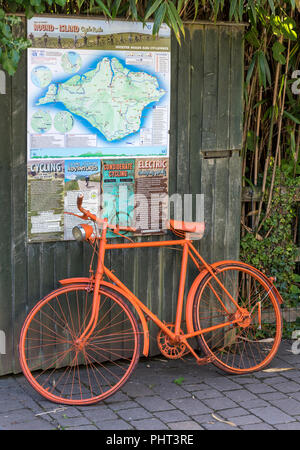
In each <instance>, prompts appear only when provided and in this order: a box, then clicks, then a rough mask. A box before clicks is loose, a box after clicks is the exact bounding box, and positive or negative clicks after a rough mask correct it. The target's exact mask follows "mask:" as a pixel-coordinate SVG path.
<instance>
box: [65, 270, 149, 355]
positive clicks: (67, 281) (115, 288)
mask: <svg viewBox="0 0 300 450" xmlns="http://www.w3.org/2000/svg"><path fill="white" fill-rule="evenodd" d="M91 282H92V283H93V280H91V278H88V277H77V278H65V279H64V280H59V283H60V284H61V285H62V286H66V285H69V284H90V283H91ZM101 284H102V285H104V286H106V287H108V288H109V289H111V290H113V291H116V292H117V293H119V294H121V295H122V296H123V297H125V298H126V300H127V301H128V302H130V303H131V304H132V306H133V307H134V308H135V310H136V312H137V313H138V316H139V319H140V321H141V324H142V327H143V334H144V347H143V355H144V356H148V354H149V328H148V324H147V321H146V319H145V316H144V314H143V312H142V310H141V308H140V307H139V306H138V305H137V304H136V303H135V302H134V300H132V299H130V298H129V297H128V295H127V294H126V292H124V291H123V290H122V289H121V288H119V287H118V286H116V285H115V284H112V283H109V282H108V281H101Z"/></svg>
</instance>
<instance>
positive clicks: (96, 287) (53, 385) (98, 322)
mask: <svg viewBox="0 0 300 450" xmlns="http://www.w3.org/2000/svg"><path fill="white" fill-rule="evenodd" d="M82 201H83V197H82V196H79V197H78V201H77V206H78V209H79V210H80V211H81V213H82V216H78V217H81V218H82V219H83V220H88V219H89V220H91V221H92V223H93V225H90V224H86V223H85V224H81V225H78V226H76V227H75V228H74V229H73V235H74V237H75V238H76V239H77V240H85V241H87V242H89V243H90V244H91V245H92V246H93V248H94V252H93V256H92V261H91V266H90V277H85V278H83V277H81V278H69V279H65V280H61V281H60V283H61V285H62V287H60V288H59V289H56V290H54V291H53V292H51V293H50V294H49V295H47V296H46V297H45V298H43V299H42V300H40V301H39V302H38V303H37V304H36V306H35V307H34V308H33V309H32V311H31V312H30V313H29V315H28V316H27V318H26V320H25V322H24V325H23V328H22V331H21V336H20V343H19V353H20V363H21V367H22V370H23V373H24V375H25V377H26V378H27V380H28V381H29V383H30V384H31V385H32V386H33V388H34V389H36V390H37V391H38V392H39V393H40V394H41V395H43V396H44V397H45V398H47V399H48V400H51V401H53V402H56V403H61V404H69V405H88V404H92V403H96V402H98V401H100V400H103V399H106V398H107V397H109V396H110V395H112V394H114V393H115V392H116V391H117V390H118V389H120V388H121V386H122V385H123V384H124V383H125V382H126V381H127V380H128V378H129V376H130V375H131V374H132V372H133V370H134V368H135V366H136V364H137V362H138V359H139V356H140V353H142V354H143V355H145V356H147V355H148V350H149V330H148V324H147V320H152V321H153V322H154V323H155V324H156V325H157V326H158V327H159V330H160V331H159V333H158V336H157V343H158V347H159V349H160V351H161V352H162V354H163V355H164V356H166V357H167V358H182V357H183V356H184V355H185V354H186V353H187V352H190V353H191V354H192V355H193V356H194V357H195V359H196V361H197V363H198V364H204V363H208V362H212V363H213V364H215V365H216V366H217V367H219V368H221V369H223V370H225V371H226V372H229V373H232V374H245V373H249V372H252V371H257V370H261V369H262V368H264V367H265V366H266V365H267V364H269V363H270V361H271V360H272V358H273V357H274V356H275V354H276V351H277V349H278V347H279V344H280V340H281V333H282V319H281V311H280V303H282V298H281V296H280V294H279V293H278V291H277V289H276V287H275V286H274V284H273V281H274V280H272V279H270V278H267V277H266V276H265V275H264V274H263V273H262V272H260V271H259V270H257V269H256V268H254V267H251V266H249V265H248V264H245V263H242V262H238V261H220V262H216V263H214V264H207V263H206V262H205V260H204V259H203V258H202V257H201V255H200V254H199V253H198V252H197V250H196V249H195V247H194V245H193V243H192V238H193V235H196V236H197V237H198V238H200V237H202V235H203V233H204V223H196V222H188V223H187V222H180V221H174V220H170V229H171V230H172V231H173V232H174V233H175V234H176V235H178V236H179V237H180V239H178V238H177V239H176V238H174V239H172V240H166V241H154V242H132V241H131V242H129V243H121V244H108V243H107V240H106V232H107V230H108V229H110V230H112V231H113V232H115V233H117V234H122V233H124V232H128V231H133V228H131V227H121V226H118V225H111V224H109V223H108V222H107V220H106V219H99V218H98V217H96V216H95V215H94V214H92V213H90V212H89V211H87V210H86V209H84V208H83V207H82ZM100 230H101V232H100ZM161 246H179V248H180V247H181V248H182V262H181V270H180V282H179V289H178V301H177V310H176V317H175V321H174V323H172V324H165V323H164V322H163V321H161V320H160V319H159V318H158V317H157V316H156V315H155V314H154V313H153V312H152V311H150V310H149V308H148V307H147V306H145V305H144V303H143V302H142V301H140V300H139V299H138V298H137V297H136V296H135V295H134V294H133V293H132V292H131V291H130V290H129V289H128V288H127V287H126V286H125V285H124V284H123V283H122V282H121V281H120V280H119V279H118V277H117V276H116V275H115V274H114V273H113V272H112V271H110V270H109V269H108V268H107V267H105V265H104V256H105V252H106V251H107V250H112V249H125V248H126V249H128V248H141V247H161ZM177 248H178V247H177ZM95 254H97V258H96V262H97V264H96V269H95V270H93V269H92V264H93V259H94V255H95ZM188 258H191V260H192V261H193V263H194V264H195V265H196V267H197V269H198V271H199V274H198V275H197V277H196V278H195V280H194V282H193V284H192V286H191V288H190V290H189V292H188V294H187V298H186V304H185V308H184V289H185V281H186V271H187V263H188ZM184 309H185V311H184ZM184 312H185V323H186V330H185V331H184V330H183V329H182V326H183V325H182V323H183V314H184ZM146 318H147V320H146ZM191 338H196V340H197V341H198V344H199V346H200V349H201V350H202V352H200V354H199V352H198V351H197V350H195V349H194V347H195V345H191V343H190V342H191V341H190V339H191Z"/></svg>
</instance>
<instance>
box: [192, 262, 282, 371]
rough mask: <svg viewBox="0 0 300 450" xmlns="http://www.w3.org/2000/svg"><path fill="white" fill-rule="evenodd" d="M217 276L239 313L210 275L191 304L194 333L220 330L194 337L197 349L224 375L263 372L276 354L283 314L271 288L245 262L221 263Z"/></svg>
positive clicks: (201, 284)
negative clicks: (226, 373) (240, 309)
mask: <svg viewBox="0 0 300 450" xmlns="http://www.w3.org/2000/svg"><path fill="white" fill-rule="evenodd" d="M215 275H216V277H217V278H218V280H219V281H220V282H221V284H222V285H223V286H224V287H225V288H226V290H227V291H228V292H229V294H230V295H231V296H232V297H233V299H234V300H235V302H236V303H237V304H238V305H239V306H240V307H241V308H242V315H241V313H240V312H239V311H238V308H237V307H236V306H235V304H234V303H233V302H232V300H231V299H230V297H229V295H227V294H226V293H225V292H224V290H223V289H222V287H221V285H220V284H219V283H218V281H216V280H215V278H214V277H213V276H212V275H211V274H210V273H208V274H207V275H206V276H205V277H204V279H203V280H202V281H201V283H200V285H199V287H198V289H197V292H196V295H195V298H194V301H193V324H194V330H195V331H198V330H203V331H204V330H205V329H208V328H210V327H213V326H216V325H217V326H220V327H219V328H216V329H214V330H212V331H208V332H204V333H203V334H201V335H199V336H197V339H198V342H199V344H200V347H201V348H202V349H203V350H204V352H205V353H206V354H207V355H208V356H209V357H210V360H211V361H212V362H213V363H214V364H215V365H216V366H217V367H219V368H221V369H223V370H225V371H226V372H229V373H235V374H243V373H249V372H253V371H257V370H261V369H263V368H264V367H265V366H267V365H268V364H269V363H270V361H271V360H272V359H273V357H274V356H275V354H276V352H277V350H278V347H279V345H280V340H281V334H282V319H281V311H280V307H279V304H278V301H277V299H276V297H275V295H274V294H273V292H272V288H271V286H270V285H268V284H267V283H266V281H265V280H264V279H263V277H262V276H261V275H259V273H258V272H257V271H256V270H255V268H252V267H251V266H248V265H245V264H239V263H231V264H224V265H220V266H218V268H217V270H216V273H215ZM230 322H232V323H230ZM222 325H224V326H222Z"/></svg>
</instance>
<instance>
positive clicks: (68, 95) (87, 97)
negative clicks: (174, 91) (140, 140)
mask: <svg viewBox="0 0 300 450" xmlns="http://www.w3.org/2000/svg"><path fill="white" fill-rule="evenodd" d="M165 93H166V91H165V90H164V89H161V88H160V86H159V83H158V79H157V78H156V77H155V76H153V75H150V74H148V73H146V72H145V71H131V70H129V69H127V68H126V67H125V66H124V65H123V64H122V63H121V62H120V61H119V60H118V58H116V57H112V58H110V57H104V58H103V59H101V60H100V61H99V62H98V64H97V66H96V68H95V69H93V70H90V71H88V72H86V73H84V74H83V75H74V76H73V77H71V78H70V79H68V80H67V81H65V82H61V83H51V84H50V85H49V86H48V89H47V92H46V95H44V96H42V97H40V98H39V99H38V101H37V103H36V105H37V106H40V105H45V104H49V103H52V104H53V103H59V102H60V103H62V104H63V105H64V107H65V108H66V109H67V110H68V111H69V112H70V113H72V114H75V115H77V116H80V117H82V118H84V119H86V120H87V121H88V122H89V123H90V124H91V125H92V126H93V127H95V128H96V129H97V130H98V131H100V133H101V134H102V135H103V136H104V137H105V139H106V140H107V141H108V142H113V141H117V140H120V139H123V138H125V137H126V136H129V135H130V134H133V133H136V132H137V131H138V130H139V129H140V126H141V117H142V113H143V111H144V109H145V108H146V107H147V105H150V104H151V103H153V102H158V101H159V100H160V99H161V98H162V97H163V96H164V95H165Z"/></svg>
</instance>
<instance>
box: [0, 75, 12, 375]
mask: <svg viewBox="0 0 300 450" xmlns="http://www.w3.org/2000/svg"><path fill="white" fill-rule="evenodd" d="M11 81H12V79H11V77H9V76H8V75H5V83H6V89H5V91H6V93H5V94H1V95H0V115H1V120H0V136H1V144H0V152H1V157H0V192H1V210H2V224H3V226H2V233H1V240H0V330H1V334H2V333H4V336H5V342H4V345H5V349H4V351H5V353H3V354H0V374H3V375H4V374H6V373H10V371H11V370H12V360H13V353H14V350H13V326H12V301H11V298H12V270H11V239H12V236H11V205H12V193H11V138H12V136H11V122H10V118H11V108H12V97H11ZM2 350H3V349H2Z"/></svg>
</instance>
